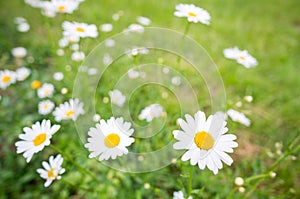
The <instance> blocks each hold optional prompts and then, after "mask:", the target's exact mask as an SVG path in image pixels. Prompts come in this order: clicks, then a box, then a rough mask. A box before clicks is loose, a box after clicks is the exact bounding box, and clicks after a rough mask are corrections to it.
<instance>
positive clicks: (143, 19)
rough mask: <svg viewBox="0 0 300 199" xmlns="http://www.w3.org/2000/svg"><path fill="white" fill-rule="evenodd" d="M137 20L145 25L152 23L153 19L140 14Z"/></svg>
mask: <svg viewBox="0 0 300 199" xmlns="http://www.w3.org/2000/svg"><path fill="white" fill-rule="evenodd" d="M136 20H137V21H138V22H139V23H140V24H142V25H143V26H149V25H150V23H151V20H150V19H149V18H147V17H143V16H139V17H138V18H137V19H136Z"/></svg>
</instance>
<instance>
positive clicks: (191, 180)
mask: <svg viewBox="0 0 300 199" xmlns="http://www.w3.org/2000/svg"><path fill="white" fill-rule="evenodd" d="M193 168H194V167H192V166H190V170H189V182H188V196H187V197H189V196H190V195H191V193H192V189H193Z"/></svg>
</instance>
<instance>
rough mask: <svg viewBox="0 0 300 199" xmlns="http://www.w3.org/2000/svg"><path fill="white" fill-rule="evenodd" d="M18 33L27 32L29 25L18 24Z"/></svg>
mask: <svg viewBox="0 0 300 199" xmlns="http://www.w3.org/2000/svg"><path fill="white" fill-rule="evenodd" d="M17 29H18V31H19V32H28V31H29V29H30V25H29V24H28V23H20V24H18V26H17Z"/></svg>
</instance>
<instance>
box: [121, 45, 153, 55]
mask: <svg viewBox="0 0 300 199" xmlns="http://www.w3.org/2000/svg"><path fill="white" fill-rule="evenodd" d="M125 53H126V54H128V56H130V57H131V56H132V57H135V56H137V55H146V54H148V53H149V49H148V48H145V47H133V48H132V49H130V50H126V51H125Z"/></svg>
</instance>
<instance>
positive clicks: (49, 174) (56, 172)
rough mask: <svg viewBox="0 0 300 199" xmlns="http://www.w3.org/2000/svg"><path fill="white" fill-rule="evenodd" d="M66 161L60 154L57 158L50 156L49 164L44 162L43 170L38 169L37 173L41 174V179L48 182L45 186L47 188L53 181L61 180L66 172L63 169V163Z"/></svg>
mask: <svg viewBox="0 0 300 199" xmlns="http://www.w3.org/2000/svg"><path fill="white" fill-rule="evenodd" d="M63 161H64V159H63V158H62V157H61V155H60V154H58V155H57V156H56V157H55V158H54V157H53V156H50V158H49V162H46V161H43V162H42V165H43V167H44V168H43V169H37V170H36V171H37V172H38V173H39V174H40V176H41V178H43V179H45V180H46V182H45V184H44V186H45V187H48V186H49V185H50V184H51V183H52V182H53V180H60V179H61V176H60V175H61V174H63V173H64V172H65V171H66V170H65V169H64V168H62V167H61V166H62V163H63Z"/></svg>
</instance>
